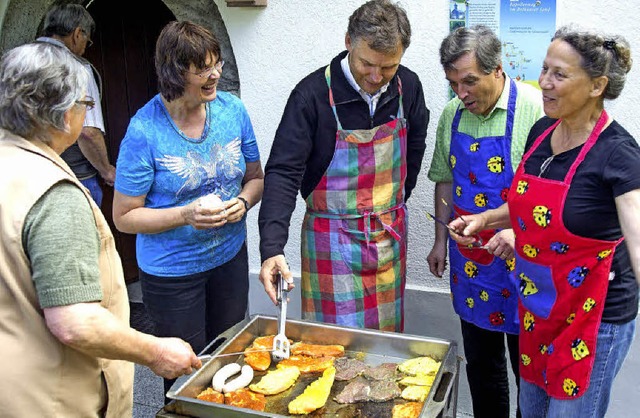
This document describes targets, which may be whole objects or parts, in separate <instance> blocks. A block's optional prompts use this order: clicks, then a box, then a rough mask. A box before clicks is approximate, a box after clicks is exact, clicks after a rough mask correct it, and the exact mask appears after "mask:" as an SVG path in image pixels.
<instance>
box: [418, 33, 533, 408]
mask: <svg viewBox="0 0 640 418" xmlns="http://www.w3.org/2000/svg"><path fill="white" fill-rule="evenodd" d="M440 54H441V63H442V64H443V67H444V70H445V73H446V77H447V80H448V81H449V83H450V86H451V87H452V89H453V90H454V92H455V93H456V95H457V97H456V98H454V99H452V100H451V101H450V102H449V103H448V104H447V106H446V107H445V109H444V111H443V114H442V116H441V117H440V120H439V123H438V131H437V134H436V135H437V137H436V148H435V151H434V155H433V159H432V164H431V168H430V170H429V178H430V179H431V180H432V181H434V182H435V183H436V189H435V197H436V199H435V206H436V209H435V212H436V217H438V218H439V219H441V220H443V221H445V222H447V221H448V220H449V219H452V218H453V217H459V216H462V218H464V215H466V214H472V213H479V212H483V211H485V210H487V209H491V208H495V207H498V206H501V205H502V204H503V203H504V202H505V201H506V198H507V194H508V191H509V188H510V186H511V181H512V179H513V173H514V171H515V168H516V167H517V165H518V163H519V161H520V158H521V156H522V153H523V150H524V144H525V142H526V139H527V135H528V133H529V129H530V127H531V126H532V125H533V124H534V123H535V122H536V121H537V120H538V119H539V118H540V117H541V116H542V115H543V111H542V98H541V95H540V93H539V91H537V90H535V89H534V88H533V87H531V86H528V85H525V84H523V83H516V81H514V80H512V79H511V78H509V77H508V76H507V75H506V74H505V73H504V72H503V70H502V65H501V63H500V59H501V44H500V41H499V40H498V38H497V37H496V36H495V34H494V33H493V32H491V30H489V29H488V28H486V27H482V26H478V27H474V28H460V29H458V30H456V31H455V32H453V33H452V34H450V35H449V36H448V37H447V38H445V40H444V41H443V42H442V46H441V48H440ZM496 234H497V235H496ZM494 236H495V238H494ZM447 238H448V233H447V231H446V229H445V228H444V227H441V225H437V226H436V241H435V243H434V246H433V249H432V250H431V252H430V254H429V256H428V258H427V260H428V262H429V267H430V270H431V272H432V273H433V274H434V275H436V276H438V277H441V276H442V275H443V273H444V270H445V266H446V255H447ZM512 239H513V234H512V231H511V230H506V231H504V232H500V231H497V230H490V231H483V232H482V233H481V234H480V235H479V236H478V237H477V242H476V244H475V245H474V246H471V247H462V246H459V245H458V244H456V243H455V242H454V241H450V242H449V245H448V247H449V248H448V249H449V255H450V261H451V266H450V286H451V294H452V300H453V306H454V309H455V311H456V313H457V314H458V315H459V316H460V322H461V328H462V336H463V342H464V350H465V357H466V360H467V377H468V379H469V386H470V388H471V395H472V400H473V410H474V416H475V417H476V418H480V417H491V418H494V417H509V414H510V406H509V380H508V369H507V359H506V355H505V337H506V339H507V348H508V350H509V356H510V359H511V363H512V370H513V373H514V375H515V377H516V381H517V378H518V366H517V364H518V363H517V359H518V336H517V334H518V297H517V296H518V292H517V284H518V283H516V281H515V280H514V277H513V270H514V260H513V258H512V257H510V253H509V251H505V250H504V248H505V243H506V242H507V240H512Z"/></svg>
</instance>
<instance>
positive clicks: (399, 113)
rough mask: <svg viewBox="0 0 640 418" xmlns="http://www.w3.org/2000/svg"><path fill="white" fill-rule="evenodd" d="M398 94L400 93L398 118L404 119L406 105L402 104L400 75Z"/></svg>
mask: <svg viewBox="0 0 640 418" xmlns="http://www.w3.org/2000/svg"><path fill="white" fill-rule="evenodd" d="M398 94H399V95H400V97H399V98H398V100H399V101H400V104H399V105H398V114H397V116H396V118H397V119H402V118H404V105H403V104H402V80H401V79H400V76H398Z"/></svg>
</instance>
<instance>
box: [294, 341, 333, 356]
mask: <svg viewBox="0 0 640 418" xmlns="http://www.w3.org/2000/svg"><path fill="white" fill-rule="evenodd" d="M291 354H292V355H294V356H299V355H302V356H309V357H327V356H330V357H342V356H344V346H342V345H322V344H307V343H303V342H298V343H295V344H293V345H292V346H291Z"/></svg>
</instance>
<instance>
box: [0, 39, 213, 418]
mask: <svg viewBox="0 0 640 418" xmlns="http://www.w3.org/2000/svg"><path fill="white" fill-rule="evenodd" d="M87 80H88V74H87V72H86V71H85V69H84V68H83V66H82V64H81V63H80V62H79V61H78V60H77V58H75V57H74V56H73V55H72V54H71V53H69V52H68V51H67V50H65V49H64V48H61V47H59V46H55V45H51V44H44V43H38V44H28V45H24V46H21V47H18V48H15V49H12V50H10V51H8V52H7V53H6V54H5V55H4V56H3V58H2V60H1V61H0V178H2V181H1V182H0V369H1V370H2V371H3V378H2V383H1V384H0V416H3V417H7V416H24V417H27V416H28V417H71V416H76V417H98V416H100V417H114V418H116V417H117V418H121V417H127V416H131V412H132V384H133V365H132V364H131V363H129V361H133V362H137V363H140V364H143V365H146V366H148V367H150V368H151V369H152V370H153V371H154V372H155V373H157V374H159V375H161V376H163V377H176V376H179V375H182V374H184V373H190V372H191V371H192V369H193V368H197V367H200V365H201V364H200V361H199V360H198V358H197V357H196V355H195V354H194V353H193V351H192V350H191V347H189V345H188V344H186V343H185V342H183V341H182V340H179V339H176V338H163V339H160V338H156V337H153V336H150V335H146V334H142V333H140V332H137V331H135V330H133V329H131V328H130V327H129V323H128V320H129V305H128V302H127V293H126V289H125V284H124V279H123V276H122V267H121V264H120V258H119V256H118V254H117V252H116V250H115V246H114V240H113V236H112V235H111V232H110V231H109V227H108V226H107V223H106V221H105V219H104V217H103V216H102V214H101V212H100V210H99V209H98V207H97V206H96V204H95V203H94V201H93V200H92V199H91V196H90V195H89V192H88V191H87V189H85V188H84V187H82V185H81V184H80V182H79V181H78V180H77V179H76V177H75V176H74V175H73V172H72V171H71V169H70V168H69V166H68V165H67V164H66V163H65V162H64V161H63V160H62V159H61V158H60V153H62V152H63V151H64V150H65V149H66V148H68V147H69V146H70V145H71V144H73V142H74V141H75V140H76V138H77V137H78V134H79V133H80V130H81V129H82V123H83V121H84V118H85V113H86V111H87V108H90V107H91V106H93V105H94V103H93V102H92V101H91V100H89V98H88V97H86V89H87ZM125 360H126V361H125Z"/></svg>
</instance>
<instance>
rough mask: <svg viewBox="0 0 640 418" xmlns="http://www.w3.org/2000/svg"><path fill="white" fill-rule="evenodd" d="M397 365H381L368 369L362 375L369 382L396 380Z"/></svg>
mask: <svg viewBox="0 0 640 418" xmlns="http://www.w3.org/2000/svg"><path fill="white" fill-rule="evenodd" d="M397 368H398V364H397V363H382V364H381V365H379V366H376V367H368V368H367V369H366V370H365V371H364V372H363V373H362V375H363V376H364V377H366V378H367V379H371V380H391V381H396V380H398V372H397Z"/></svg>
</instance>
